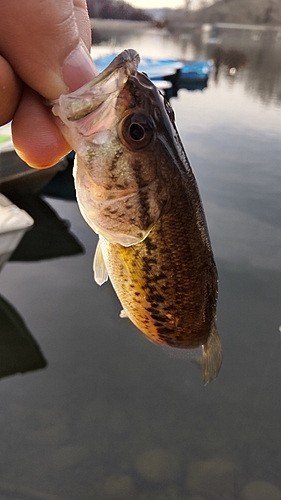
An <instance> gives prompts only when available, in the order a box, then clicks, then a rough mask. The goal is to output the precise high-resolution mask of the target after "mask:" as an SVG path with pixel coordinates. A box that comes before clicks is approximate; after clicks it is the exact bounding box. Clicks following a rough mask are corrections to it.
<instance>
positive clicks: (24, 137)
mask: <svg viewBox="0 0 281 500" xmlns="http://www.w3.org/2000/svg"><path fill="white" fill-rule="evenodd" d="M0 23H1V29H0V54H1V55H0V125H4V124H5V123H8V122H9V121H10V120H13V122H12V134H13V141H14V146H15V149H16V151H17V153H18V154H19V156H20V157H21V158H22V159H23V160H24V161H26V162H27V163H28V164H29V165H31V166H34V167H41V168H46V167H50V166H51V165H54V164H55V163H57V162H58V161H59V159H60V158H62V157H63V156H64V155H65V154H67V153H68V152H69V150H70V147H69V145H68V144H67V142H66V141H65V139H64V138H63V137H62V135H61V133H60V131H59V129H58V127H57V126H56V120H57V118H55V117H54V116H53V114H52V111H51V109H50V108H48V107H47V106H46V99H47V100H54V99H57V98H58V97H59V96H60V95H61V94H63V93H64V94H65V93H68V92H72V91H74V90H76V89H77V88H79V87H80V86H81V85H83V84H84V83H86V82H88V81H90V80H91V79H93V78H94V76H96V74H97V70H96V68H95V66H94V64H93V62H92V61H91V59H90V57H89V54H88V49H90V45H91V29H90V22H89V18H88V13H87V7H86V0H21V1H19V0H9V1H4V0H3V1H0Z"/></svg>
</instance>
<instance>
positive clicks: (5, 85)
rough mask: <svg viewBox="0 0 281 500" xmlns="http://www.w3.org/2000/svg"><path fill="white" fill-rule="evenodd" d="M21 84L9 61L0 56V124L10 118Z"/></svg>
mask: <svg viewBox="0 0 281 500" xmlns="http://www.w3.org/2000/svg"><path fill="white" fill-rule="evenodd" d="M21 90H22V85H21V82H20V80H19V78H18V77H17V76H16V75H15V73H14V71H13V69H12V68H11V66H10V65H9V63H8V62H7V61H6V60H5V59H4V58H3V57H1V56H0V126H1V125H4V124H5V123H8V122H9V121H10V120H12V118H13V116H14V112H15V110H16V108H17V105H18V102H19V99H20V95H21Z"/></svg>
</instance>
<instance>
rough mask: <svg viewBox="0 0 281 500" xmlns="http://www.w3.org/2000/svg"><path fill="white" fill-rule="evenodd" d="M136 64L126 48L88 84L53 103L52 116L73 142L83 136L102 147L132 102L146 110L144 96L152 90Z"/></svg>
mask: <svg viewBox="0 0 281 500" xmlns="http://www.w3.org/2000/svg"><path fill="white" fill-rule="evenodd" d="M139 62H140V56H139V54H138V52H137V51H136V50H134V49H126V50H124V51H123V52H121V53H120V54H119V55H118V56H117V57H115V59H113V61H112V62H111V63H110V64H109V66H108V67H107V68H105V69H104V70H103V71H102V72H101V73H100V74H99V75H97V76H96V77H95V78H94V79H93V80H92V81H91V82H89V83H87V84H86V85H83V87H81V88H80V89H78V90H76V91H74V92H72V93H70V94H67V95H64V94H63V95H61V96H60V98H59V99H58V100H57V101H55V103H54V105H53V108H52V110H53V113H54V114H55V115H56V116H59V117H60V119H61V120H62V122H63V123H64V124H65V125H67V127H68V128H69V129H70V130H71V131H72V135H73V136H74V137H76V140H79V138H81V137H84V138H88V139H89V141H91V142H92V143H96V144H103V143H105V142H106V141H107V140H108V138H109V136H110V134H111V131H112V130H113V128H114V126H115V125H116V124H117V123H118V121H119V120H120V116H119V118H118V116H117V115H118V114H119V115H122V114H123V113H124V112H125V110H126V109H128V108H131V107H134V106H135V104H134V103H135V102H136V101H139V104H140V107H142V106H144V107H146V106H145V101H146V99H144V94H145V92H146V91H147V90H153V89H156V87H155V86H154V84H153V83H152V82H151V81H150V80H149V78H148V77H147V75H145V74H144V73H139V72H138V65H139ZM130 89H131V91H130ZM156 90H157V89H156ZM63 133H65V134H66V135H67V133H68V132H67V131H63ZM67 140H68V139H67Z"/></svg>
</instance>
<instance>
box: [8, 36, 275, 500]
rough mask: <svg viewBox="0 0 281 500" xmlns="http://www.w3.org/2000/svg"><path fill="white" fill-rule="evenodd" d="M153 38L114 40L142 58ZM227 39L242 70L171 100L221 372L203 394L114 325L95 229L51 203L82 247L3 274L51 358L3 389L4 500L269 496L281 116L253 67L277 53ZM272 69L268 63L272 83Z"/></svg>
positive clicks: (185, 50)
mask: <svg viewBox="0 0 281 500" xmlns="http://www.w3.org/2000/svg"><path fill="white" fill-rule="evenodd" d="M151 36H152V35H151V33H149V34H148V35H147V34H143V35H142V37H140V38H136V36H135V35H134V36H133V35H130V36H129V37H128V35H127V38H126V37H125V35H124V36H123V38H122V41H121V42H119V41H118V37H115V40H116V44H117V45H119V44H120V43H122V44H123V46H122V48H124V47H128V46H133V47H134V48H136V49H137V50H139V51H140V52H142V51H147V50H148V47H150V46H151ZM124 37H125V38H124ZM153 37H154V38H153V40H157V43H156V44H154V48H153V51H155V55H157V54H158V51H159V55H161V56H162V55H163V47H165V50H166V49H167V50H166V52H167V56H171V55H173V56H180V57H182V56H186V55H188V57H193V56H194V55H195V54H197V56H198V55H201V56H202V57H206V56H207V55H208V56H210V54H211V50H212V48H211V47H210V46H209V45H206V44H204V43H202V41H200V40H198V39H197V38H195V42H196V43H195V44H194V43H193V42H192V39H188V40H186V39H185V40H184V42H183V41H182V40H181V45H179V44H178V40H179V39H174V40H173V41H171V40H170V39H169V38H168V37H166V36H165V37H164V42H165V43H164V42H163V39H162V38H161V36H160V35H159V34H158V35H157V34H155V33H154V34H153ZM224 38H225V42H224V43H225V46H226V47H228V46H229V45H230V43H231V44H232V45H233V44H235V47H236V48H237V49H239V50H241V46H242V45H243V44H242V42H241V39H242V40H243V43H244V44H245V46H243V47H242V48H244V50H245V52H246V53H247V57H248V59H249V62H248V65H247V66H245V67H244V68H243V69H241V70H239V71H238V73H237V74H236V75H235V77H234V78H231V77H229V75H227V74H226V70H225V68H220V72H219V77H218V80H217V81H215V79H214V77H213V76H212V77H211V78H210V81H209V83H208V87H207V88H206V89H205V90H204V91H202V92H200V91H194V92H189V91H187V90H185V89H180V90H179V91H178V96H177V98H172V100H171V103H172V105H173V107H174V109H175V112H176V117H177V126H178V129H179V131H180V135H181V137H182V140H183V142H184V145H185V148H186V151H187V154H188V157H189V159H190V161H191V164H192V167H193V170H194V172H195V175H196V178H197V180H198V184H199V188H200V193H201V196H202V199H203V203H204V207H205V210H206V216H207V220H208V225H209V230H210V235H211V240H212V244H213V248H214V253H215V257H216V261H217V264H218V270H219V276H220V280H219V288H220V294H219V307H218V325H219V330H220V334H221V338H222V342H223V347H224V363H223V367H222V370H221V373H220V375H219V378H218V379H217V380H216V381H215V382H213V383H212V384H210V385H209V386H208V387H207V388H205V387H203V385H202V382H201V377H200V371H199V370H198V367H197V366H196V364H195V363H192V362H191V361H189V360H185V359H178V358H173V357H170V356H168V355H167V354H166V353H165V351H163V350H161V349H159V348H158V347H157V346H154V345H152V344H150V343H149V342H148V341H147V340H146V339H144V338H143V337H142V336H141V335H140V334H139V333H138V332H137V330H136V329H135V328H134V326H133V325H132V324H131V323H130V322H129V321H126V320H124V319H120V318H119V312H120V304H119V303H118V300H117V299H116V297H115V294H114V292H113V290H112V289H111V286H110V284H109V283H107V284H105V285H103V286H102V287H101V288H100V287H98V286H97V285H96V284H95V283H94V281H93V276H92V257H93V253H94V248H95V244H96V240H97V238H96V236H95V235H94V233H93V232H92V231H91V230H90V229H89V228H88V227H87V226H86V224H85V223H84V221H83V220H82V218H81V216H80V214H79V212H78V209H77V205H76V203H75V202H70V201H68V202H66V201H62V200H55V199H51V198H48V199H47V200H46V201H47V203H49V204H50V205H51V207H52V208H53V209H54V210H55V211H56V212H57V213H58V214H59V217H60V218H62V219H67V220H69V221H70V223H71V232H72V233H73V234H74V235H75V236H76V237H77V238H78V239H79V240H80V241H81V243H82V246H83V247H85V253H84V254H81V253H80V254H79V255H76V256H71V257H61V258H58V259H53V260H42V261H40V262H29V263H22V262H11V263H8V264H7V265H6V266H5V268H4V269H3V270H2V272H1V276H0V293H1V295H3V297H5V299H6V300H8V301H9V302H10V303H11V304H12V305H13V307H15V308H16V310H17V311H18V313H19V314H20V315H21V316H22V317H23V318H24V320H25V322H26V324H27V326H28V328H29V330H30V332H31V335H33V336H34V339H36V342H37V343H38V344H39V346H40V349H41V350H42V352H43V354H44V357H45V358H46V360H47V363H48V367H47V368H46V369H44V370H40V371H37V372H34V373H29V374H27V375H25V376H14V377H9V378H5V379H3V380H1V382H0V400H1V415H0V420H1V423H2V425H1V434H0V442H1V447H0V460H1V472H0V479H1V481H0V485H1V486H0V494H1V498H2V497H3V499H6V498H13V499H17V498H24V499H28V500H29V499H36V498H37V497H38V498H45V497H46V498H48V499H49V500H52V499H55V498H56V499H57V500H58V499H60V500H72V499H73V500H77V499H78V498H79V499H80V498H81V499H82V498H83V500H88V499H89V500H90V499H95V500H96V499H97V500H114V499H115V498H116V499H117V498H122V500H131V499H134V500H144V499H145V500H152V499H153V500H185V499H186V498H188V499H189V500H193V499H195V498H196V495H197V498H199V497H198V495H200V500H201V499H202V500H222V499H224V500H240V499H241V500H254V499H258V498H259V497H258V496H257V491H264V492H265V493H264V498H266V499H267V500H270V499H273V498H279V497H278V495H279V494H280V491H281V481H280V460H281V451H280V443H281V433H280V414H281V413H280V412H281V398H280V389H281V387H280V380H281V363H280V362H281V360H280V356H281V353H280V333H279V330H278V327H279V325H281V313H280V297H281V250H280V249H281V224H280V214H281V196H280V194H281V193H280V191H281V169H280V159H281V141H280V129H281V127H280V125H281V110H280V100H279V93H278V91H277V90H276V86H275V85H274V86H272V85H270V84H269V83H268V81H267V76H266V75H265V74H264V71H263V69H262V70H261V69H260V67H259V66H258V65H256V61H257V54H260V60H261V61H270V60H273V61H275V59H274V58H273V59H271V55H272V54H276V51H278V50H279V54H280V50H281V48H280V42H278V43H279V45H278V44H277V42H276V41H274V44H273V45H270V44H269V45H268V44H267V45H263V43H262V42H260V43H259V45H258V46H254V47H253V42H252V40H251V39H249V37H248V38H247V37H246V38H245V37H244V36H243V37H242V36H241V37H237V36H236V38H235V36H234V35H233V34H231V35H228V37H227V36H226V35H224V34H223V35H222V40H224ZM235 40H236V41H235ZM246 41H247V43H246ZM108 43H111V44H112V41H111V42H108ZM222 43H223V42H222ZM161 47H162V49H161ZM263 47H264V51H263ZM278 47H279V48H278ZM145 48H146V49H145ZM160 49H161V53H160ZM177 50H178V53H177ZM251 54H253V57H252V59H251ZM144 55H147V54H144ZM280 61H281V58H280ZM263 64H264V63H263ZM268 64H269V65H270V62H268ZM280 67H281V62H279V66H276V67H275V68H274V66H270V74H271V73H272V72H273V73H274V72H275V73H274V74H275V80H274V81H275V82H276V81H277V80H278V78H280V71H281V69H280ZM262 68H264V66H263V65H262ZM269 88H271V92H269ZM257 481H263V483H256V482H257ZM1 488H2V490H1ZM11 491H12V493H11ZM249 491H250V493H249ZM8 492H10V493H9V494H8ZM13 492H14V493H13ZM270 492H271V493H270ZM39 494H41V495H43V494H44V495H45V496H44V497H40V495H39ZM247 495H248V496H247ZM249 495H252V496H249ZM274 495H275V496H274Z"/></svg>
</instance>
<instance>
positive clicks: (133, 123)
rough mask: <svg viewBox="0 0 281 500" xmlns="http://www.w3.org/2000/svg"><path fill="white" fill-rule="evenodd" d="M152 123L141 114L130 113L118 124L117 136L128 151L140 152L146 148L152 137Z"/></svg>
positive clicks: (151, 120)
mask: <svg viewBox="0 0 281 500" xmlns="http://www.w3.org/2000/svg"><path fill="white" fill-rule="evenodd" d="M154 129H155V126H154V121H153V119H152V117H151V116H150V115H147V114H146V113H143V112H140V111H139V112H134V113H131V114H129V115H127V116H125V118H123V120H122V121H121V122H120V124H119V127H118V135H119V137H120V139H121V141H122V143H123V144H124V146H126V147H127V148H129V149H133V150H136V149H137V150H140V149H143V148H145V147H147V146H148V145H149V144H150V142H151V141H152V139H153V137H154Z"/></svg>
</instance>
